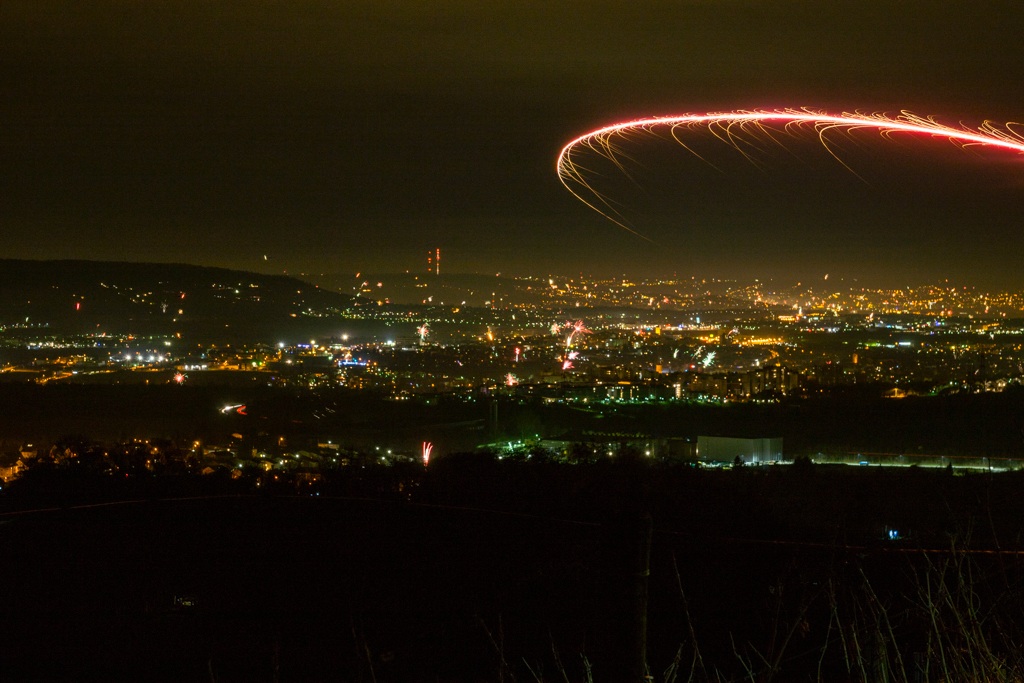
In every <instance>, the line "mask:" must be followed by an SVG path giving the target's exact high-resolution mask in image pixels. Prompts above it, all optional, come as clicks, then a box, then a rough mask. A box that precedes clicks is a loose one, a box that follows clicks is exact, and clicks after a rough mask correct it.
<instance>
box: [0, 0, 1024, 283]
mask: <svg viewBox="0 0 1024 683" xmlns="http://www.w3.org/2000/svg"><path fill="white" fill-rule="evenodd" d="M1021 15H1022V13H1021V10H1020V8H1019V6H1018V5H1016V4H1014V3H1009V2H996V3H992V4H989V5H986V6H985V9H984V10H980V9H979V8H976V7H973V6H970V7H969V6H967V5H957V4H944V5H942V6H940V7H936V6H935V5H934V4H931V3H923V2H905V3H898V4H892V3H882V2H868V3H864V2H835V3H828V4H827V5H815V6H811V5H808V4H806V3H802V2H772V3H766V2H758V1H754V0H735V1H731V2H714V3H712V2H702V1H697V2H682V3H679V2H649V3H641V4H639V5H636V4H633V3H623V2H613V1H611V0H599V1H598V2H593V3H588V4H587V5H586V6H576V5H529V6H514V5H497V6H496V5H493V4H481V3H475V2H462V1H452V2H441V3H431V4H430V5H429V6H426V5H422V4H417V3H408V2H356V3H345V4H343V5H342V4H337V3H331V2H303V3H273V2H242V3H230V4H228V5H224V4H207V3H199V2H186V1H177V2H172V1H157V2H147V3H119V2H110V1H106V0H101V1H100V2H94V3H87V4H84V5H77V4H71V3H61V2H42V3H39V2H28V1H22V0H16V1H14V2H7V3H4V6H3V8H0V19H2V21H0V62H2V63H3V64H4V65H5V67H4V68H5V72H6V73H7V78H5V84H4V86H3V89H4V97H3V98H2V103H0V123H2V125H0V148H2V150H3V153H4V159H5V163H4V169H3V171H2V172H0V197H2V199H0V202H2V203H0V208H2V211H0V225H2V228H3V231H4V235H5V255H6V256H8V257H15V258H90V259H101V260H103V259H106V260H135V261H165V262H189V263H196V264H200V265H218V266H225V267H234V268H242V269H248V270H258V271H262V272H276V273H280V272H284V271H287V272H289V273H302V272H305V273H338V272H352V273H355V272H367V271H370V272H403V271H406V270H409V271H416V270H418V269H421V268H423V267H424V255H425V253H426V252H427V250H431V249H435V248H438V247H440V248H442V249H443V250H444V252H445V254H446V266H447V267H448V269H449V272H481V273H494V272H504V273H515V274H533V275H536V274H543V273H549V272H553V273H566V274H572V273H580V272H584V273H589V274H595V275H609V274H616V275H619V274H628V275H631V276H666V275H670V274H672V273H678V274H681V275H698V276H703V277H735V276H740V275H743V276H746V275H749V276H751V277H762V278H763V277H779V278H787V279H789V278H792V279H805V278H813V277H822V276H823V275H824V274H825V273H832V274H833V277H847V278H860V279H869V280H873V281H875V282H874V284H901V285H902V284H908V282H910V283H914V284H916V283H918V282H921V281H939V280H942V279H944V278H953V279H954V280H956V281H958V282H963V283H965V284H975V283H978V284H992V285H1000V286H1011V287H1012V286H1017V285H1019V284H1020V281H1019V276H1018V275H1017V270H1018V269H1017V268H1015V267H1014V266H1015V264H1016V261H1015V259H1016V254H1017V253H1019V252H1020V250H1021V247H1022V246H1024V245H1022V239H1024V238H1022V237H1021V231H1020V229H1019V226H1020V225H1021V223H1022V220H1021V219H1022V218H1024V215H1022V213H1024V209H1022V208H1021V206H1024V204H1022V203H1021V202H1020V201H1019V193H1020V191H1021V190H1022V188H1024V163H1022V159H1021V158H1020V156H1019V155H1017V154H1014V153H1010V152H1007V153H1002V154H980V155H979V154H978V153H977V150H971V149H968V150H966V151H965V150H963V149H954V148H952V146H950V145H948V144H947V143H946V142H945V141H943V140H936V141H932V142H929V143H922V144H917V143H914V144H910V145H908V144H906V142H905V141H899V140H897V141H896V142H892V141H885V140H882V139H881V137H880V136H878V137H877V139H875V140H874V141H870V142H865V140H864V139H859V140H858V142H857V144H855V145H853V149H851V150H848V151H847V153H848V154H852V155H853V156H854V160H855V161H856V160H858V159H859V158H858V157H857V155H858V154H861V155H863V154H868V155H869V156H870V158H871V159H870V160H871V163H869V164H867V165H866V166H860V167H858V166H857V165H856V164H855V163H854V164H851V165H852V166H853V168H854V169H855V170H856V171H857V173H856V174H855V173H851V172H850V171H848V170H847V169H846V168H843V167H841V166H840V165H839V164H836V165H835V167H834V168H832V169H829V168H825V167H823V166H822V167H812V168H811V170H810V171H808V169H807V168H806V167H805V166H803V165H801V164H800V163H794V162H793V159H794V158H795V157H793V156H791V155H789V154H787V153H786V152H779V153H778V154H773V155H770V156H769V158H768V159H767V162H768V163H767V164H763V163H762V164H750V165H749V167H746V168H744V167H742V166H730V167H728V168H726V169H725V171H724V172H723V171H722V170H720V169H718V168H717V167H716V166H715V164H716V163H717V162H718V161H720V160H721V155H719V157H718V158H717V159H710V160H709V164H700V163H694V164H689V165H685V166H683V167H680V166H679V165H677V164H676V162H678V159H675V158H671V159H669V161H668V162H666V161H665V155H664V153H663V150H662V151H659V149H658V148H657V146H656V145H654V146H653V147H654V148H653V149H652V148H651V147H652V146H648V147H646V148H642V149H640V150H639V152H640V155H639V156H638V158H637V159H636V161H637V164H638V167H639V168H643V169H644V170H645V171H646V173H647V175H646V176H645V177H644V178H642V179H641V180H642V183H639V184H634V185H632V186H630V185H628V183H627V184H623V185H622V187H619V188H617V191H616V193H615V194H614V196H613V197H612V199H613V201H615V202H619V203H621V204H622V205H623V206H625V207H626V208H627V209H629V210H631V211H633V213H632V214H630V216H629V217H630V220H631V225H633V226H634V227H635V228H636V229H637V230H638V232H641V233H642V234H644V235H646V236H648V237H650V239H651V240H652V241H650V242H649V241H645V240H642V239H637V238H636V237H635V236H634V235H631V234H630V233H628V232H625V231H624V230H622V229H620V228H618V227H617V226H616V225H614V224H612V223H610V222H608V221H606V220H604V219H602V217H601V216H599V215H596V214H595V213H593V212H592V211H590V210H589V209H587V208H586V207H585V206H582V205H581V204H580V203H579V202H577V201H576V200H575V199H574V198H573V197H572V196H571V195H569V194H568V193H567V192H566V191H565V189H564V188H563V187H562V186H561V185H560V183H559V182H558V178H557V176H556V174H555V172H554V162H555V159H556V157H557V154H558V152H559V150H560V149H561V148H562V146H563V145H564V144H565V143H567V142H568V141H569V140H571V139H573V138H575V137H576V136H578V135H582V134H583V133H586V132H588V131H590V130H593V129H595V128H598V127H600V126H604V125H608V124H610V123H614V122H617V121H622V120H629V119H634V118H643V117H648V116H665V115H672V114H684V113H704V112H714V111H732V110H742V109H745V110H750V109H766V110H772V109H778V108H794V107H810V108H813V109H815V110H820V111H828V112H832V113H841V112H854V111H860V112H866V113H874V112H889V113H892V114H895V113H898V112H899V111H902V110H908V111H912V112H914V113H915V114H918V115H922V116H932V115H934V116H936V117H937V120H939V121H940V122H942V123H946V124H949V125H953V126H959V125H960V124H961V123H963V125H965V126H968V127H972V128H973V127H977V126H980V125H981V124H982V123H984V122H985V121H986V120H991V121H994V122H996V123H997V124H1005V123H1008V122H1012V121H1015V120H1021V119H1022V117H1024V112H1022V111H1021V107H1020V103H1019V99H1018V98H1017V96H1016V93H1017V85H1018V84H1019V83H1020V82H1021V78H1022V76H1024V56H1022V54H1021V47H1020V41H1019V34H1020V28H1021V19H1022V16H1021ZM762 161H764V160H762ZM719 166H720V164H719ZM634 170H635V169H634Z"/></svg>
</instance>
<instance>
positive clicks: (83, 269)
mask: <svg viewBox="0 0 1024 683" xmlns="http://www.w3.org/2000/svg"><path fill="white" fill-rule="evenodd" d="M356 305H357V302H356V301H355V300H354V299H353V298H352V297H350V296H346V295H343V294H339V293H337V292H333V291H330V290H327V289H323V288H320V287H319V286H317V285H312V284H309V283H307V282H303V281H301V280H297V279H295V278H292V277H287V276H284V275H264V274H260V273H250V272H245V271H238V270H228V269H225V268H208V267H203V266H191V265H184V264H174V263H123V262H108V261H25V260H14V259H0V325H12V324H26V323H27V324H30V325H48V326H50V327H52V328H53V329H54V330H55V331H59V332H84V331H93V330H96V329H100V330H104V331H109V332H120V333H124V332H131V333H136V334H157V333H162V334H166V333H173V332H176V331H187V332H190V333H193V334H194V333H204V334H216V333H218V332H224V331H230V332H233V333H237V334H247V335H256V336H259V335H260V334H261V333H269V332H271V331H274V330H273V329H272V328H277V329H279V328H280V327H281V326H282V325H288V326H294V324H295V323H296V322H297V321H301V320H303V319H306V320H308V319H311V318H321V317H324V316H332V317H333V316H336V315H338V314H339V313H342V312H344V311H349V310H351V309H353V308H354V307H355V306H356ZM231 336H234V334H232V335H231Z"/></svg>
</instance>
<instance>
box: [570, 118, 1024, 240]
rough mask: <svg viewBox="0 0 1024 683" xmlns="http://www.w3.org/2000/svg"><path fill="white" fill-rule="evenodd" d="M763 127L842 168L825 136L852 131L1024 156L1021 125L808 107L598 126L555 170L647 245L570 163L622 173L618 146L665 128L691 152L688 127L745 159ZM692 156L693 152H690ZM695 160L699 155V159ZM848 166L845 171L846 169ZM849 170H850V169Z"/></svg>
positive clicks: (581, 138) (575, 142)
mask: <svg viewBox="0 0 1024 683" xmlns="http://www.w3.org/2000/svg"><path fill="white" fill-rule="evenodd" d="M768 124H781V125H782V127H783V128H784V130H785V132H787V133H788V132H791V131H792V130H793V129H795V128H800V129H810V130H813V131H814V132H815V133H816V134H817V137H818V140H819V141H820V142H821V145H822V146H823V147H824V148H825V149H826V150H827V151H828V153H829V154H831V155H832V156H833V157H835V159H836V161H838V162H839V163H840V164H842V165H843V166H846V164H845V163H844V162H843V160H842V159H840V158H839V156H838V155H837V154H836V153H835V152H834V151H833V149H832V147H831V146H830V143H829V139H828V135H829V134H831V133H836V132H839V133H848V132H850V131H854V130H861V129H875V130H878V131H879V133H880V134H881V136H882V137H883V138H885V137H888V136H890V135H891V134H892V133H897V132H899V133H911V134H915V135H921V136H926V137H933V138H940V139H944V140H948V141H950V142H953V143H954V144H957V145H960V146H962V147H969V146H975V145H977V146H982V147H992V148H999V149H1005V150H1009V151H1012V152H1024V134H1021V133H1020V132H1018V130H1015V129H1014V127H1015V126H1017V127H1019V126H1020V125H1021V124H1015V123H1008V124H1006V125H1005V126H999V125H997V124H995V123H992V122H989V121H986V122H985V123H983V124H982V125H981V126H978V127H976V128H971V127H968V126H965V125H961V127H959V128H954V127H951V126H947V125H944V124H942V123H939V122H938V121H936V120H935V119H933V118H930V117H927V118H926V117H922V116H918V115H916V114H912V113H909V112H901V113H900V114H898V115H895V116H892V115H889V114H862V113H852V114H851V113H843V114H826V113H823V112H816V111H813V110H810V109H783V110H777V111H761V110H755V111H735V112H727V113H712V114H684V115H680V116H656V117H651V118H646V119H637V120H635V121H624V122H622V123H614V124H612V125H609V126H605V127H603V128H598V129H597V130H595V131H591V132H589V133H586V134H584V135H581V136H579V137H578V138H576V139H575V140H572V141H571V142H569V143H568V144H567V145H566V146H565V147H563V148H562V151H561V153H560V154H559V155H558V162H557V164H556V169H557V171H558V178H559V180H561V182H562V184H563V185H564V186H565V188H566V189H567V190H569V192H571V193H572V194H573V196H575V197H576V198H577V199H579V200H580V201H581V202H583V203H584V204H586V205H587V206H589V207H590V208H591V209H593V210H594V211H596V212H598V213H599V214H601V215H602V216H604V217H605V218H607V219H608V220H610V221H612V222H613V223H615V224H616V225H618V226H619V227H621V228H623V229H624V230H627V231H629V232H631V233H633V234H634V235H636V236H638V237H641V238H643V239H646V240H648V241H650V240H649V239H648V238H647V237H645V236H644V235H641V234H640V233H638V232H637V231H636V230H634V229H633V228H630V227H629V226H628V225H626V224H625V218H624V217H623V216H622V215H621V214H620V213H619V212H618V210H616V209H615V208H614V207H612V205H611V204H610V203H609V201H608V200H606V199H605V198H604V197H603V196H602V195H601V193H600V192H598V191H597V190H596V189H594V187H593V186H592V185H591V184H590V182H589V181H588V180H587V177H586V174H587V172H588V170H589V169H588V168H587V167H586V166H584V165H582V164H580V163H577V161H576V160H575V159H574V156H576V157H578V155H580V154H582V153H585V152H592V153H596V154H597V155H599V156H601V157H604V158H605V159H608V160H609V161H611V162H612V163H613V164H614V165H615V166H616V167H617V168H618V169H619V170H621V171H623V172H625V166H624V163H625V158H627V157H626V155H624V154H623V153H622V152H621V148H620V144H619V143H620V142H621V141H624V140H626V139H628V138H630V137H632V136H634V135H636V134H642V133H652V132H654V131H656V130H660V129H668V131H669V133H670V134H671V136H672V138H673V140H674V141H675V142H677V143H678V144H679V145H680V146H682V147H683V148H685V149H687V150H689V151H691V152H692V151H693V150H690V148H689V147H687V145H686V143H685V142H684V141H683V140H682V139H680V134H681V133H682V132H685V131H686V130H687V129H693V128H697V127H701V126H705V127H707V128H708V130H710V132H711V133H712V134H713V135H714V136H715V137H717V138H718V139H719V140H721V141H722V142H725V143H726V144H728V145H730V146H732V147H733V148H735V149H736V150H738V151H739V152H740V153H741V154H743V155H744V156H748V158H749V154H748V153H747V152H746V151H745V138H746V137H747V136H748V135H749V134H750V133H762V134H765V135H767V136H768V137H773V133H775V132H777V131H778V127H775V128H769V126H768ZM694 154H696V152H694ZM698 156H699V155H698ZM847 168H849V167H848V166H847ZM850 170H851V171H852V169H850Z"/></svg>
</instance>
